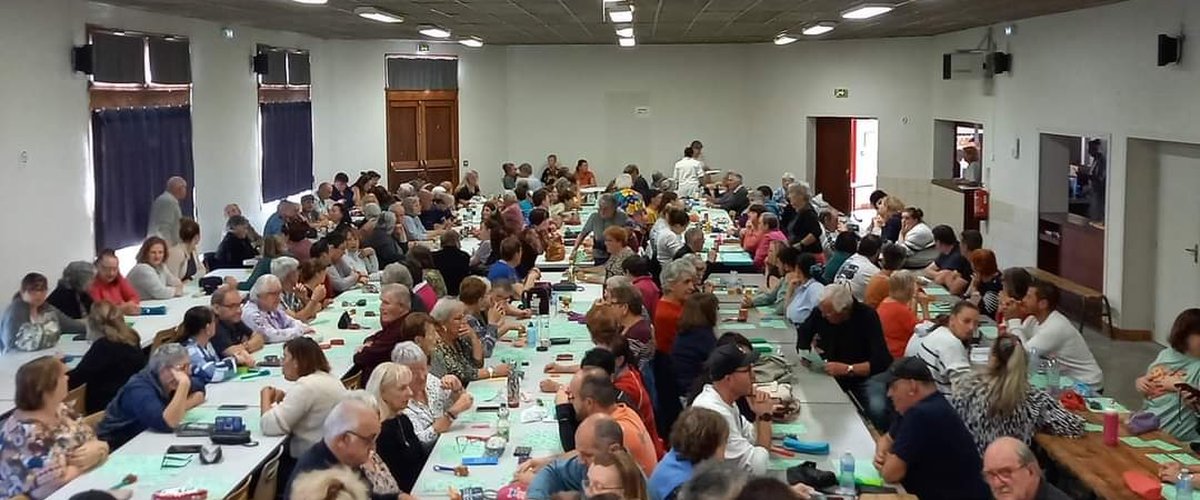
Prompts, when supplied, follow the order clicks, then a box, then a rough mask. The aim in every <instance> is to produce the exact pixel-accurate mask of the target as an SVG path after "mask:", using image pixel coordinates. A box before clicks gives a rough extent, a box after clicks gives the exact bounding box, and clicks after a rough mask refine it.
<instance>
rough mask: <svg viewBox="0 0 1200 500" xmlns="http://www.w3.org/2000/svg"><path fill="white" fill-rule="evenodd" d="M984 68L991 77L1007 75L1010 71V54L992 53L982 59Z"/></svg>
mask: <svg viewBox="0 0 1200 500" xmlns="http://www.w3.org/2000/svg"><path fill="white" fill-rule="evenodd" d="M983 64H984V66H985V67H986V68H987V72H988V73H989V74H992V75H999V74H1001V73H1008V72H1009V71H1012V54H1009V53H1006V52H992V53H990V54H988V55H987V58H986V59H984V62H983Z"/></svg>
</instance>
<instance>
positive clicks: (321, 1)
mask: <svg viewBox="0 0 1200 500" xmlns="http://www.w3.org/2000/svg"><path fill="white" fill-rule="evenodd" d="M292 1H293V2H296V3H302V4H306V5H325V4H326V3H329V0H292Z"/></svg>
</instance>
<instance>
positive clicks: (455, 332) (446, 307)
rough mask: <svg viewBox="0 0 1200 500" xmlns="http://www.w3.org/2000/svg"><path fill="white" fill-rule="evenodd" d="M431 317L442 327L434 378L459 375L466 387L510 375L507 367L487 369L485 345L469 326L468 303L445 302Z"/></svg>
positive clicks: (438, 305)
mask: <svg viewBox="0 0 1200 500" xmlns="http://www.w3.org/2000/svg"><path fill="white" fill-rule="evenodd" d="M429 315H430V316H431V317H433V320H434V321H435V322H437V327H438V328H437V330H438V335H437V341H438V342H437V345H436V346H434V348H433V355H432V358H433V363H432V366H433V373H434V375H437V376H439V377H440V376H443V375H446V374H451V375H456V376H458V379H459V380H461V381H462V382H463V384H469V383H471V382H474V381H476V380H480V379H489V378H492V377H506V376H508V374H509V372H510V371H511V369H510V368H509V366H508V365H507V364H504V363H501V364H498V365H496V366H494V367H484V363H483V360H484V358H483V343H482V342H480V341H479V337H477V336H476V335H475V331H474V330H472V329H471V327H470V326H469V325H468V324H467V319H466V316H467V306H466V305H465V304H463V303H462V302H460V301H458V300H456V299H441V300H439V301H437V304H436V305H434V306H433V310H432V311H430V313H429Z"/></svg>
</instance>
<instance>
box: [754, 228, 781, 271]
mask: <svg viewBox="0 0 1200 500" xmlns="http://www.w3.org/2000/svg"><path fill="white" fill-rule="evenodd" d="M772 241H782V242H785V243H786V242H787V236H784V234H783V231H780V230H778V229H776V230H774V231H771V232H769V233H767V234H764V235H763V237H762V238H759V239H758V248H756V249H755V250H754V268H755V269H759V270H761V269H762V268H763V265H764V264H765V263H766V261H767V252H768V251H770V250H771V242H772Z"/></svg>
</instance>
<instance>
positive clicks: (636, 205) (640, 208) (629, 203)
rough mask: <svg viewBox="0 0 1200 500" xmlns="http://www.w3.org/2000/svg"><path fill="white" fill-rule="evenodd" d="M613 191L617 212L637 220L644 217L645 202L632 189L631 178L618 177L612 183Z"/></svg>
mask: <svg viewBox="0 0 1200 500" xmlns="http://www.w3.org/2000/svg"><path fill="white" fill-rule="evenodd" d="M613 189H614V191H613V198H615V199H616V200H617V210H620V211H622V212H625V215H628V216H630V217H633V218H635V219H638V220H641V219H640V218H641V217H643V216H645V215H646V202H645V200H643V199H642V194H641V193H639V192H637V191H636V190H634V189H633V176H631V175H629V174H621V175H618V176H617V180H616V181H614V182H613Z"/></svg>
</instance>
